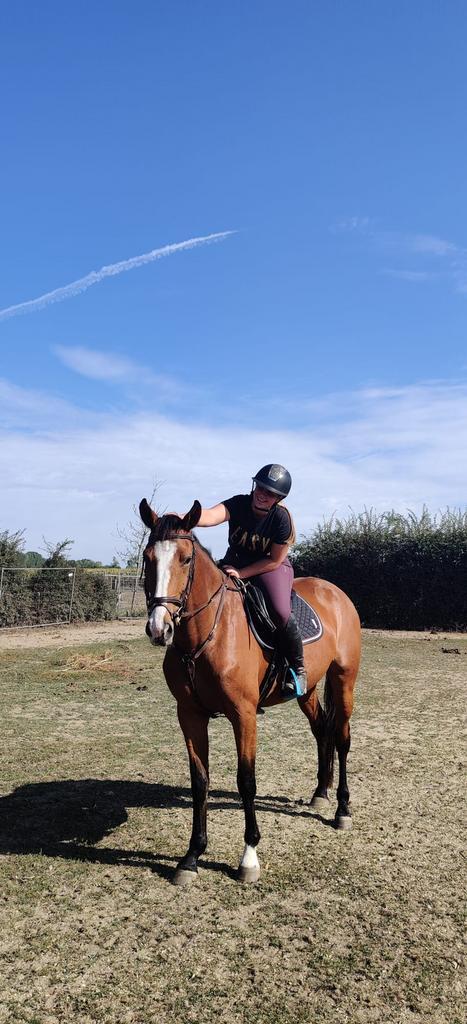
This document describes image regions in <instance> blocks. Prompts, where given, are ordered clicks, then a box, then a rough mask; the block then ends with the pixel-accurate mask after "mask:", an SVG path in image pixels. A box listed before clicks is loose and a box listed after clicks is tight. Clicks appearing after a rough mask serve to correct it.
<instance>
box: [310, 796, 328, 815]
mask: <svg viewBox="0 0 467 1024" xmlns="http://www.w3.org/2000/svg"><path fill="white" fill-rule="evenodd" d="M330 805H331V801H330V799H329V797H327V796H312V798H311V800H310V807H312V808H313V810H314V811H319V812H320V813H322V812H323V811H328V810H329V807H330Z"/></svg>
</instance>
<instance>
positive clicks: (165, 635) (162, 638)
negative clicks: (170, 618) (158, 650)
mask: <svg viewBox="0 0 467 1024" xmlns="http://www.w3.org/2000/svg"><path fill="white" fill-rule="evenodd" d="M146 635H147V636H148V637H149V639H150V641H151V643H152V644H154V646H155V647H168V646H169V645H170V644H171V643H172V640H173V636H174V627H173V623H172V622H164V625H163V628H162V629H161V630H157V631H156V632H155V633H153V632H152V631H151V626H150V624H149V620H148V622H147V623H146Z"/></svg>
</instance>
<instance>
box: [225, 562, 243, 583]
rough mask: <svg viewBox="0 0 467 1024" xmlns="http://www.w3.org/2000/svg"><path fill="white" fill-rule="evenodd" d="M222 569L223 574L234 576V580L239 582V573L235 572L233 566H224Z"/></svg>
mask: <svg viewBox="0 0 467 1024" xmlns="http://www.w3.org/2000/svg"><path fill="white" fill-rule="evenodd" d="M223 568H224V572H225V573H227V576H234V577H235V579H237V580H241V578H242V577H241V576H240V573H239V572H237V570H236V569H234V567H233V565H224V567H223Z"/></svg>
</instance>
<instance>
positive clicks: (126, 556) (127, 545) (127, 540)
mask: <svg viewBox="0 0 467 1024" xmlns="http://www.w3.org/2000/svg"><path fill="white" fill-rule="evenodd" d="M160 486H161V485H160V483H158V481H157V480H155V481H154V484H153V488H152V492H151V496H150V498H149V504H150V505H151V506H153V503H154V498H155V496H156V494H157V491H158V490H159V487H160ZM147 532H148V531H147V527H146V526H145V525H144V523H143V522H142V520H141V516H140V514H139V509H138V507H137V505H133V518H132V519H130V520H129V521H128V523H127V524H126V526H125V527H123V528H121V527H120V526H118V525H117V533H118V536H119V537H120V540H121V542H122V547H121V548H120V550H119V551H117V555H118V557H119V559H120V562H121V563H122V564H123V565H124V566H126V568H127V569H134V570H135V572H138V571H139V569H140V568H141V565H142V561H143V551H144V547H145V541H146V535H147Z"/></svg>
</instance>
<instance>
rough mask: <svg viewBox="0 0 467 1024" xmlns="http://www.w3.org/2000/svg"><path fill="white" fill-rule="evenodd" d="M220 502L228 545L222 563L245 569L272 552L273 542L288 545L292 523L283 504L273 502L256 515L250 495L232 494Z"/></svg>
mask: <svg viewBox="0 0 467 1024" xmlns="http://www.w3.org/2000/svg"><path fill="white" fill-rule="evenodd" d="M223 504H224V505H225V507H226V509H227V510H228V513H229V516H230V519H229V547H228V550H227V552H226V554H225V556H224V558H223V559H222V561H223V562H224V563H225V565H233V567H234V569H244V568H245V566H246V565H252V563H253V562H258V561H259V559H260V558H267V557H268V555H270V554H271V545H272V544H288V543H289V541H290V540H291V538H292V534H293V526H292V518H291V515H290V512H288V510H287V509H286V508H285V506H284V505H273V507H272V509H271V510H270V511H269V512H268V514H267V516H257V515H255V513H254V512H253V509H252V507H251V494H235V495H234V497H233V498H227V499H226V500H225V501H224V502H223Z"/></svg>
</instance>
